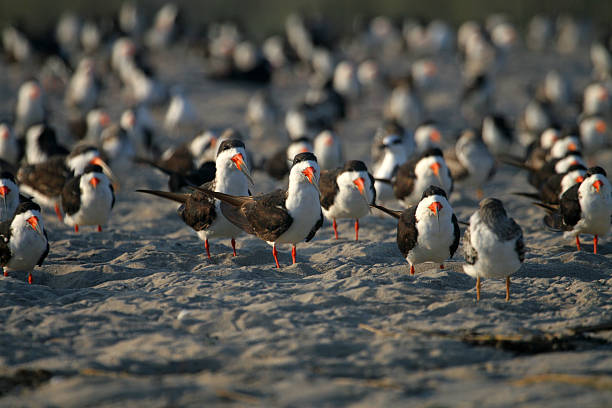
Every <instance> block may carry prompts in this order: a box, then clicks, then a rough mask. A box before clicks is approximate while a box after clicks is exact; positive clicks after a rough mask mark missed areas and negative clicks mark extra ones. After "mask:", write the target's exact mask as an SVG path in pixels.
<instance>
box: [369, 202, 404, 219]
mask: <svg viewBox="0 0 612 408" xmlns="http://www.w3.org/2000/svg"><path fill="white" fill-rule="evenodd" d="M370 207H372V208H376V209H378V210H380V211H382V212H384V213H385V214H388V215H390V216H392V217H393V218H399V217H400V216H401V215H402V212H401V211H395V210H390V209H388V208H386V207H383V206H382V205H378V204H370Z"/></svg>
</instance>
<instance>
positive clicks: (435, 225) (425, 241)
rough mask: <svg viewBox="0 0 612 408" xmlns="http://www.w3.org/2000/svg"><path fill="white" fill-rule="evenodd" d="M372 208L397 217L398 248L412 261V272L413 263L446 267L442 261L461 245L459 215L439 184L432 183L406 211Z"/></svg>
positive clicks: (412, 273)
mask: <svg viewBox="0 0 612 408" xmlns="http://www.w3.org/2000/svg"><path fill="white" fill-rule="evenodd" d="M373 207H374V208H378V209H379V210H381V211H384V212H385V213H387V214H389V215H390V216H392V217H394V218H397V219H398V224H397V247H398V248H399V250H400V252H401V253H402V255H403V256H404V258H406V261H408V263H409V264H410V274H411V275H414V265H416V264H420V263H423V262H435V263H439V264H440V269H444V264H443V262H444V261H445V260H446V259H449V258H452V257H453V255H454V254H455V252H456V251H457V248H458V247H459V235H460V231H459V224H458V222H457V217H456V216H455V213H454V212H453V208H452V207H451V205H450V204H449V202H448V199H447V197H446V192H445V191H444V190H442V189H441V188H440V187H436V186H429V187H428V188H427V189H426V190H425V191H424V192H423V195H422V197H421V200H420V201H419V203H418V204H417V205H415V206H412V207H410V208H408V209H407V210H405V211H403V212H400V211H393V210H389V209H387V208H385V207H382V206H379V205H374V206H373Z"/></svg>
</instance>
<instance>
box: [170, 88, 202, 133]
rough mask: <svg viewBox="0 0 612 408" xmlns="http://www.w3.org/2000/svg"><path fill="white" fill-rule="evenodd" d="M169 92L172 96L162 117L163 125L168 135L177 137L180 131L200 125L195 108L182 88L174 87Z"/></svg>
mask: <svg viewBox="0 0 612 408" xmlns="http://www.w3.org/2000/svg"><path fill="white" fill-rule="evenodd" d="M171 93H172V98H171V99H170V103H169V105H168V110H167V111H166V116H165V117H164V127H165V128H166V131H167V132H168V134H169V135H170V136H172V137H174V138H178V137H179V135H180V134H181V132H182V131H185V130H189V129H192V128H194V127H197V126H201V121H200V118H199V117H198V114H197V112H196V109H195V108H194V107H193V105H192V104H191V102H190V101H189V99H187V97H186V96H185V95H184V93H183V92H182V90H180V89H178V88H174V89H172V90H171Z"/></svg>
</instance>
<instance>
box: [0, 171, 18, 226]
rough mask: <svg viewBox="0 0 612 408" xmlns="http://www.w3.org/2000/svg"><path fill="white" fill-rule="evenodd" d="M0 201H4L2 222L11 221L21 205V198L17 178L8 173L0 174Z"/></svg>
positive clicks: (1, 214)
mask: <svg viewBox="0 0 612 408" xmlns="http://www.w3.org/2000/svg"><path fill="white" fill-rule="evenodd" d="M0 201H2V206H1V207H0V222H5V221H9V220H11V219H12V218H13V216H14V215H15V211H16V210H17V206H18V205H19V201H20V197H19V186H17V182H16V181H15V177H13V175H12V174H11V173H9V172H7V171H3V172H2V173H1V174H0Z"/></svg>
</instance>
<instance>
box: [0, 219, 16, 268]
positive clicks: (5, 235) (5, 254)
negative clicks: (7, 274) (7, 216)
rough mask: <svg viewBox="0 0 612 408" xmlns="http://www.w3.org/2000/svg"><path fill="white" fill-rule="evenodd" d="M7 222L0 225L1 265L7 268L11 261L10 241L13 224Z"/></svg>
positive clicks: (9, 221)
mask: <svg viewBox="0 0 612 408" xmlns="http://www.w3.org/2000/svg"><path fill="white" fill-rule="evenodd" d="M12 221H13V220H7V221H4V222H2V223H0V265H2V266H6V264H8V263H9V261H10V260H11V248H10V247H9V241H10V240H11V222H12Z"/></svg>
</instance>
